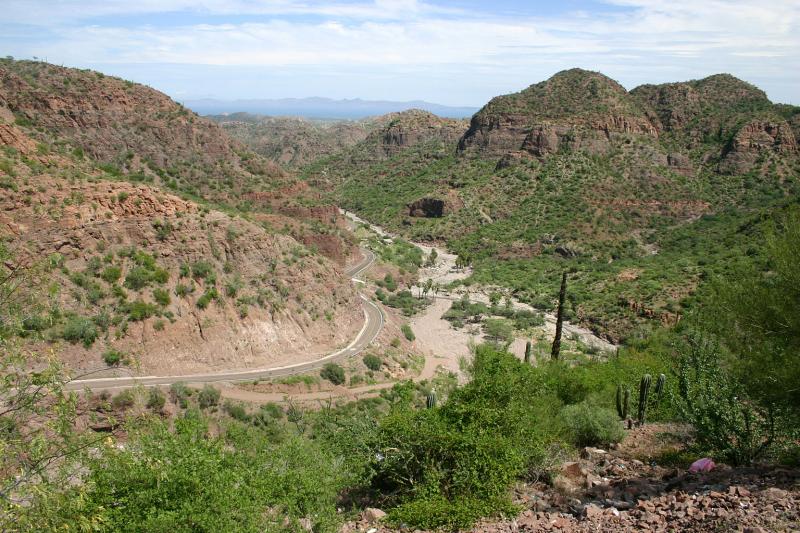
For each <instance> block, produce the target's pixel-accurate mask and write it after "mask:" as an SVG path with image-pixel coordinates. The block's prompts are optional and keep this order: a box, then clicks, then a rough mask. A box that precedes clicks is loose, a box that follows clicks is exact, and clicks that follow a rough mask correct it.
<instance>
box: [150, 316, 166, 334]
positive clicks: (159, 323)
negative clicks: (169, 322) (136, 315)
mask: <svg viewBox="0 0 800 533" xmlns="http://www.w3.org/2000/svg"><path fill="white" fill-rule="evenodd" d="M165 326H166V322H164V320H162V319H160V318H159V319H158V320H156V321H155V322H153V329H154V330H156V331H164V327H165Z"/></svg>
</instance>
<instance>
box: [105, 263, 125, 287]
mask: <svg viewBox="0 0 800 533" xmlns="http://www.w3.org/2000/svg"><path fill="white" fill-rule="evenodd" d="M121 276H122V269H121V268H120V267H118V266H110V267H106V268H105V269H104V270H103V272H102V273H101V274H100V277H101V278H102V279H103V281H105V282H106V283H108V284H112V283H116V281H117V280H118V279H119V278H120V277H121Z"/></svg>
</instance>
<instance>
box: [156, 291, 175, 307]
mask: <svg viewBox="0 0 800 533" xmlns="http://www.w3.org/2000/svg"><path fill="white" fill-rule="evenodd" d="M153 299H154V300H155V301H156V303H157V304H158V305H160V306H161V307H166V306H168V305H169V304H170V302H171V299H170V297H169V292H168V291H166V290H164V289H153Z"/></svg>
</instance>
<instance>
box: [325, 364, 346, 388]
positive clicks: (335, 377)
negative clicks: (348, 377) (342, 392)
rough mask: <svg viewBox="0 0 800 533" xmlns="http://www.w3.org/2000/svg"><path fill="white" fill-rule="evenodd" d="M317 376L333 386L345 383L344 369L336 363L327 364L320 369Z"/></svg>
mask: <svg viewBox="0 0 800 533" xmlns="http://www.w3.org/2000/svg"><path fill="white" fill-rule="evenodd" d="M319 375H320V376H321V377H322V379H327V380H328V381H330V382H331V383H333V384H334V385H341V384H343V383H344V382H345V376H344V368H342V367H341V366H339V365H337V364H336V363H327V364H326V365H325V366H323V367H322V370H321V371H320V373H319Z"/></svg>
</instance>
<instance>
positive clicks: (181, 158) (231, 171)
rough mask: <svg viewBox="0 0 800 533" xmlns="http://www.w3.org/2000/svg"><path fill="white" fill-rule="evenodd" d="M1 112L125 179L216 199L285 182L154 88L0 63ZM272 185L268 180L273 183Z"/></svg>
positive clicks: (85, 73) (57, 69)
mask: <svg viewBox="0 0 800 533" xmlns="http://www.w3.org/2000/svg"><path fill="white" fill-rule="evenodd" d="M0 106H2V107H5V108H7V109H9V110H11V111H12V112H13V114H14V116H15V117H16V120H17V121H18V122H19V123H21V124H30V125H34V126H36V127H38V128H43V129H45V130H47V133H48V135H50V136H56V137H57V138H59V139H60V140H63V141H65V142H68V143H70V144H71V145H72V146H73V147H74V148H79V149H80V150H82V151H83V152H84V153H85V154H86V155H88V156H90V157H92V158H93V159H96V160H98V161H100V162H102V163H105V164H107V165H109V168H116V169H117V170H118V171H119V172H122V173H140V174H141V178H142V179H143V180H146V179H154V180H155V181H156V182H159V181H163V182H164V183H168V184H169V185H170V186H171V187H173V188H179V189H185V190H187V191H188V192H193V193H195V194H199V195H203V196H215V197H217V198H219V199H225V198H229V197H232V196H233V195H234V194H235V193H236V192H237V191H239V190H241V189H243V188H251V187H256V186H263V185H276V184H280V183H281V180H280V179H279V178H281V177H282V173H281V171H280V169H279V168H277V166H275V165H274V164H272V163H270V162H268V161H266V160H260V159H257V158H252V157H249V156H248V155H247V154H245V153H244V149H243V147H242V146H241V145H239V144H238V143H234V142H232V141H231V140H230V139H229V138H228V137H227V136H225V135H222V134H221V132H220V128H219V126H217V125H216V124H214V123H213V122H211V121H208V120H206V119H203V118H201V117H198V116H197V115H195V114H194V113H192V112H191V111H189V110H187V109H185V108H183V107H182V106H180V105H179V104H177V103H175V102H174V101H172V100H171V99H170V98H169V97H168V96H166V95H165V94H163V93H160V92H158V91H155V90H153V89H150V88H149V87H145V86H142V85H138V84H134V83H131V82H127V81H124V80H121V79H119V78H114V77H110V76H104V75H103V74H101V73H99V72H91V71H81V70H75V69H69V68H63V67H58V66H55V65H50V64H47V63H42V62H33V61H10V60H2V61H0ZM268 180H269V181H268Z"/></svg>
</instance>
